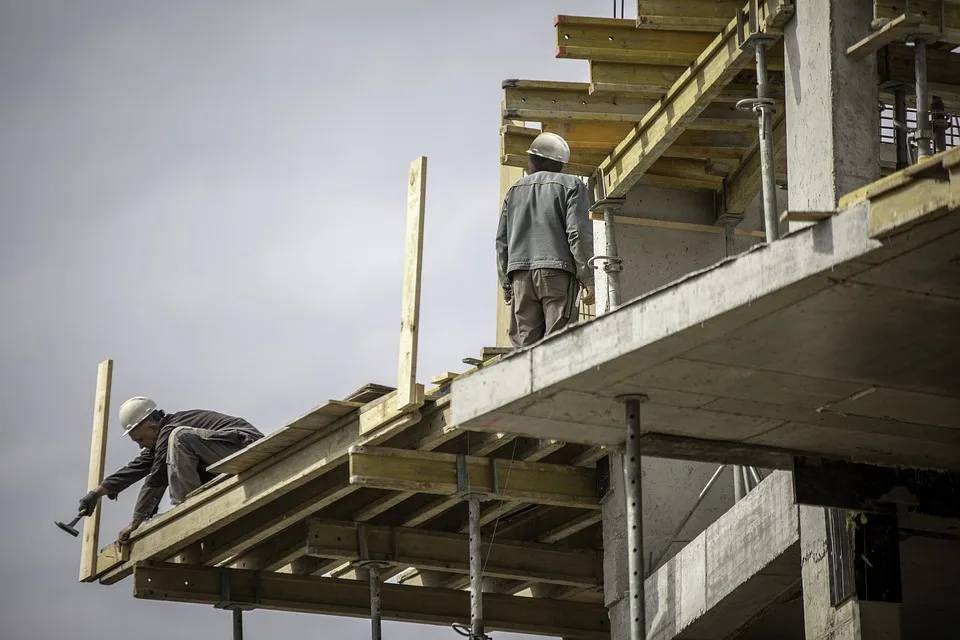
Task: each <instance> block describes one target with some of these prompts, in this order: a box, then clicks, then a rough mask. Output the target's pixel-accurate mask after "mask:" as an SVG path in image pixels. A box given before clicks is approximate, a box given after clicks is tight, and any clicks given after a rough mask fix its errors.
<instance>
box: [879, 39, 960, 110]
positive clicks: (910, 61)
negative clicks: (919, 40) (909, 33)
mask: <svg viewBox="0 0 960 640" xmlns="http://www.w3.org/2000/svg"><path fill="white" fill-rule="evenodd" d="M877 75H878V77H877V82H878V84H879V85H880V90H881V95H882V94H884V93H890V92H892V90H893V89H894V88H896V87H902V88H903V89H905V90H906V93H907V95H908V96H909V97H911V98H912V96H913V93H914V91H915V88H916V82H915V80H914V55H913V47H908V46H906V45H903V44H889V45H887V46H885V47H883V48H882V49H880V50H879V51H877ZM927 87H928V90H929V92H930V95H931V96H940V97H941V98H943V102H944V105H945V106H946V107H947V109H948V110H951V111H954V112H957V111H960V53H953V52H951V51H940V50H937V49H934V48H932V47H928V48H927ZM888 99H890V98H888Z"/></svg>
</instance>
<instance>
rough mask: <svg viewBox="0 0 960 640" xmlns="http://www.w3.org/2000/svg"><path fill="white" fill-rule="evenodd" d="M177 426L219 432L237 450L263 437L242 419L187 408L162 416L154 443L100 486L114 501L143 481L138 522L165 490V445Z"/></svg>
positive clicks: (135, 512)
mask: <svg viewBox="0 0 960 640" xmlns="http://www.w3.org/2000/svg"><path fill="white" fill-rule="evenodd" d="M177 427H196V428H198V429H209V430H210V431H215V432H218V433H219V434H221V435H220V437H222V438H223V439H224V440H226V441H228V442H231V443H234V444H236V445H237V450H240V449H242V448H243V447H245V446H247V445H248V444H250V443H251V442H253V441H254V440H259V439H260V438H262V437H263V434H262V433H260V431H259V430H257V428H256V427H254V426H253V425H251V424H250V423H249V422H247V421H246V420H244V419H243V418H235V417H233V416H228V415H225V414H222V413H217V412H216V411H206V410H203V409H189V410H187V411H178V412H177V413H168V414H165V415H164V416H163V418H161V419H160V432H159V433H158V434H157V442H156V443H155V444H154V445H153V446H152V447H150V448H149V449H142V450H141V451H140V455H138V456H137V457H136V458H134V459H133V460H131V461H130V462H129V463H127V465H126V466H124V467H123V468H122V469H120V470H118V471H117V472H116V473H114V474H113V475H111V476H109V477H108V478H105V479H104V481H103V482H101V483H100V486H102V487H103V488H104V489H105V490H106V492H107V497H108V498H111V499H113V498H116V497H117V494H118V493H120V492H121V491H123V490H124V489H126V488H127V487H129V486H130V485H132V484H133V483H134V482H137V481H138V480H140V479H142V478H146V480H144V482H143V487H142V488H141V489H140V494H139V495H138V496H137V502H136V505H135V506H134V508H133V517H134V518H136V519H137V520H140V521H143V520H146V519H148V518H150V517H152V516H153V515H154V514H155V513H156V512H157V507H159V506H160V500H161V499H162V498H163V494H164V492H165V491H166V490H167V445H168V441H169V440H170V434H171V433H172V432H173V430H174V429H176V428H177Z"/></svg>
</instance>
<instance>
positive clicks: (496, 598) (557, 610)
mask: <svg viewBox="0 0 960 640" xmlns="http://www.w3.org/2000/svg"><path fill="white" fill-rule="evenodd" d="M222 580H223V581H226V583H227V584H229V586H230V595H231V597H232V598H233V599H234V601H237V602H257V603H258V604H257V606H258V607H259V608H263V609H272V610H275V611H297V612H301V613H320V614H326V615H337V616H349V617H357V618H364V617H367V616H369V615H370V587H369V586H368V585H367V584H366V583H365V582H360V581H357V580H337V579H335V578H319V577H313V576H294V575H287V574H282V573H264V572H254V571H243V570H240V569H218V568H212V567H189V566H185V565H171V564H147V563H141V564H139V565H137V567H136V571H135V572H134V597H136V598H140V599H146V600H166V601H176V602H192V603H198V604H206V605H216V604H218V603H220V602H222V600H223V596H222V595H221V594H222V593H223V592H222V591H221V581H222ZM380 589H381V591H380V593H381V605H382V615H383V619H384V620H402V621H406V622H418V623H424V624H443V625H450V624H453V623H463V622H464V621H465V620H467V619H469V611H470V603H469V598H470V594H469V593H467V592H465V591H454V590H452V589H431V588H428V587H413V586H406V585H398V584H390V583H386V584H383V585H382V586H381V588H380ZM483 613H484V616H483V617H484V623H485V625H486V627H487V628H488V629H490V630H496V631H512V632H517V633H532V634H537V635H549V636H558V637H563V638H576V639H580V640H609V637H610V623H609V620H608V618H607V611H606V609H605V608H604V607H603V605H602V604H588V603H578V602H568V601H563V602H561V601H554V600H547V599H543V598H523V597H518V596H505V595H499V594H485V595H484V598H483Z"/></svg>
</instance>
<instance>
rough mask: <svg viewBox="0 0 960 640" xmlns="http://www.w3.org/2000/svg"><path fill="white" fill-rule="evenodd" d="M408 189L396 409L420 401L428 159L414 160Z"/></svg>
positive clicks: (422, 157)
mask: <svg viewBox="0 0 960 640" xmlns="http://www.w3.org/2000/svg"><path fill="white" fill-rule="evenodd" d="M407 186H408V188H407V243H406V255H405V257H404V265H403V306H402V309H401V312H400V366H399V370H398V375H397V403H396V408H397V409H398V410H403V409H406V408H408V407H412V406H416V405H418V404H419V403H420V400H419V397H418V396H419V394H418V390H417V342H418V334H419V330H420V274H421V272H422V267H423V218H424V212H425V209H426V189H427V158H426V157H425V156H420V157H419V158H417V159H416V160H414V161H413V162H411V163H410V174H409V181H408V185H407Z"/></svg>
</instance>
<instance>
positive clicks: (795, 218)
mask: <svg viewBox="0 0 960 640" xmlns="http://www.w3.org/2000/svg"><path fill="white" fill-rule="evenodd" d="M836 213H837V212H836V211H784V212H783V213H781V214H780V222H821V221H823V220H826V219H827V218H829V217H831V216H834V215H836Z"/></svg>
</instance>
